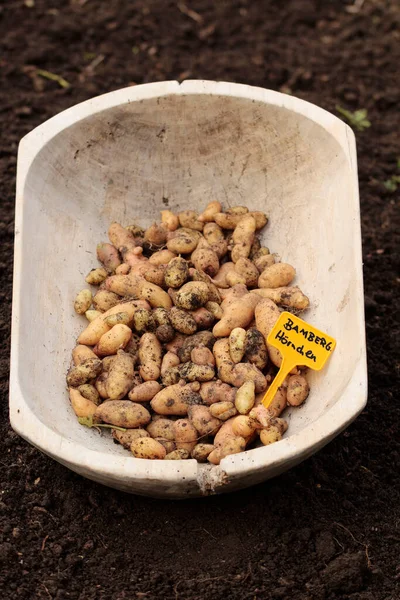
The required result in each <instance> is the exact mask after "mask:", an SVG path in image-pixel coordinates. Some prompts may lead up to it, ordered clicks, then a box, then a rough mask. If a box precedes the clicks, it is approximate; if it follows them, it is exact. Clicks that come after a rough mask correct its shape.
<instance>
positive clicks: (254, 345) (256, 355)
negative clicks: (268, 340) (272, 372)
mask: <svg viewBox="0 0 400 600" xmlns="http://www.w3.org/2000/svg"><path fill="white" fill-rule="evenodd" d="M244 353H245V355H246V358H247V360H248V361H249V362H251V363H253V364H254V365H255V366H256V367H258V368H259V369H260V370H263V369H264V368H265V367H266V366H267V362H268V352H267V346H266V344H265V340H264V336H263V334H262V333H261V332H260V331H258V329H256V328H255V327H250V329H248V330H247V333H246V337H245V343H244Z"/></svg>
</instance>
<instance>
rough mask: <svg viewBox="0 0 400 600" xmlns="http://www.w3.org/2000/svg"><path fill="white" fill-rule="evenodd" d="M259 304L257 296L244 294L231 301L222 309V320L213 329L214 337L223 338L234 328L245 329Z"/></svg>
mask: <svg viewBox="0 0 400 600" xmlns="http://www.w3.org/2000/svg"><path fill="white" fill-rule="evenodd" d="M254 298H256V300H254ZM259 302H260V298H259V296H257V294H246V295H245V296H242V297H241V298H239V299H237V300H235V301H233V302H232V304H230V305H229V306H228V307H226V308H225V307H223V310H224V314H223V316H222V319H221V320H220V321H218V323H216V324H215V325H214V327H213V334H214V336H215V337H225V336H227V335H229V334H230V333H231V331H232V329H235V327H243V328H245V327H247V326H248V325H249V324H250V323H251V321H252V320H253V318H254V311H255V308H256V306H257V304H258V303H259Z"/></svg>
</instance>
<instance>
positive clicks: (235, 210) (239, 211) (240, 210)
mask: <svg viewBox="0 0 400 600" xmlns="http://www.w3.org/2000/svg"><path fill="white" fill-rule="evenodd" d="M225 212H227V213H228V214H229V215H245V214H247V213H248V212H249V209H248V208H247V206H230V207H229V208H227V209H226V211H225Z"/></svg>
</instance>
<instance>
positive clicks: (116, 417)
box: [95, 400, 151, 429]
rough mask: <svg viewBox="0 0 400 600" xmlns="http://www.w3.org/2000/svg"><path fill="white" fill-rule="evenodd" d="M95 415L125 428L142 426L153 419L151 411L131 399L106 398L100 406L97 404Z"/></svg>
mask: <svg viewBox="0 0 400 600" xmlns="http://www.w3.org/2000/svg"><path fill="white" fill-rule="evenodd" d="M95 417H96V418H97V419H100V420H101V421H103V422H104V423H109V424H110V425H115V427H124V428H125V429H136V428H138V427H142V426H143V425H147V423H149V421H150V419H151V416H150V413H149V411H148V410H147V409H146V408H145V407H144V406H142V405H141V404H135V403H134V402H131V401H130V400H106V401H105V402H103V404H100V406H96V413H95Z"/></svg>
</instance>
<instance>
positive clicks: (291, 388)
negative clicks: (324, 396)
mask: <svg viewBox="0 0 400 600" xmlns="http://www.w3.org/2000/svg"><path fill="white" fill-rule="evenodd" d="M309 393H310V387H309V385H308V381H307V379H306V378H305V377H304V376H303V375H292V376H291V377H289V380H288V387H287V395H286V399H287V403H288V404H290V406H300V404H303V402H304V400H306V399H307V397H308V394H309Z"/></svg>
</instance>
